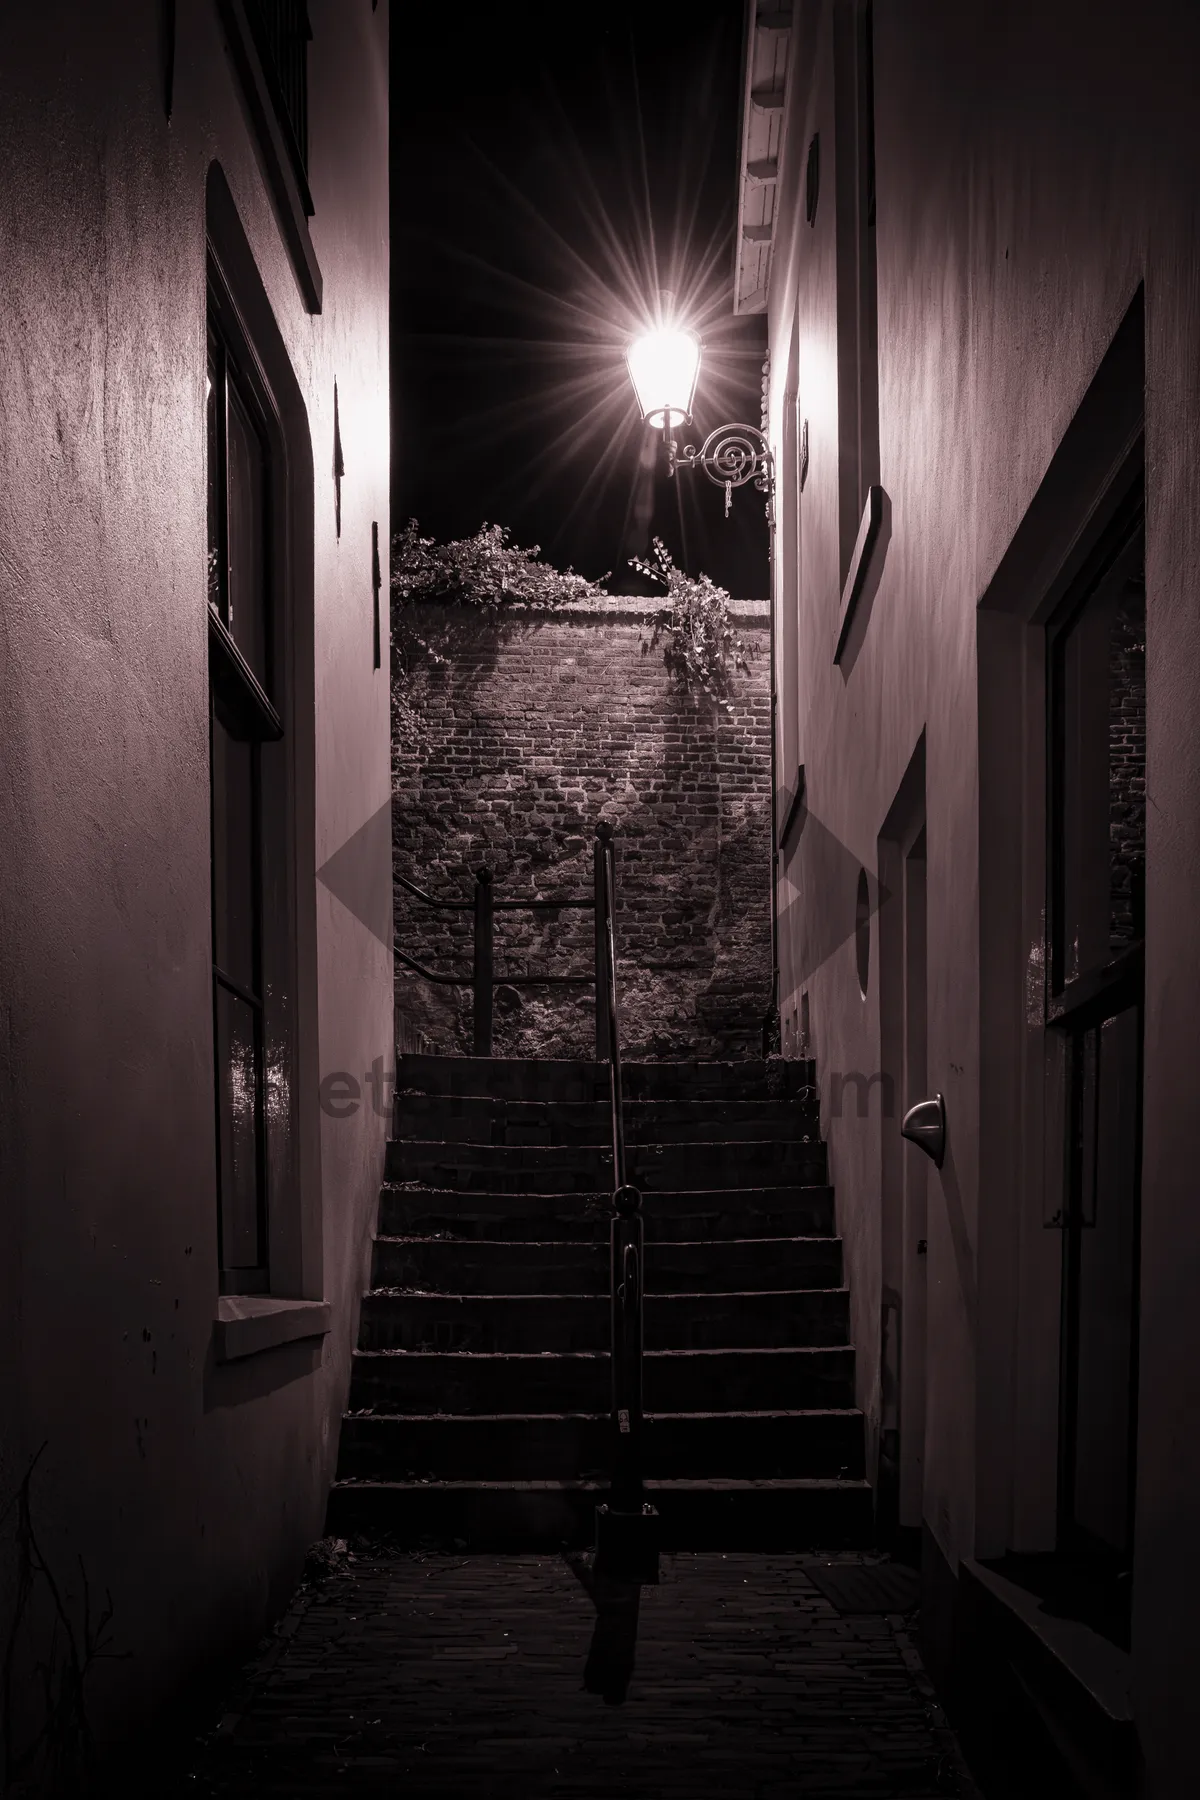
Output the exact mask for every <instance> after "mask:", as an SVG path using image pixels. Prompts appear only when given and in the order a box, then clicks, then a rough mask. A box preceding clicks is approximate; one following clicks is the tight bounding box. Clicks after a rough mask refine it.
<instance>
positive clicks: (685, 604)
mask: <svg viewBox="0 0 1200 1800" xmlns="http://www.w3.org/2000/svg"><path fill="white" fill-rule="evenodd" d="M629 560H630V563H631V565H632V567H633V568H635V569H636V570H637V571H638V573H639V575H645V576H646V577H647V578H648V579H649V580H650V581H654V582H657V583H658V584H659V585H660V586H661V587H665V588H666V590H667V598H666V605H665V606H664V607H663V608H662V610H661V611H660V612H659V613H658V614H657V615H656V616H655V619H654V623H653V627H652V629H651V632H650V636H649V637H648V638H644V639H643V640H642V654H643V655H645V654H647V653H648V652H649V651H651V650H653V649H656V648H657V646H658V645H659V644H660V643H661V642H662V641H663V639H664V638H665V640H666V643H665V647H664V649H663V661H664V663H665V664H666V666H667V668H668V669H669V670H670V671H671V673H672V674H673V675H674V676H675V678H676V679H677V680H678V682H679V684H680V686H681V687H683V688H686V689H689V690H692V691H694V690H695V689H697V688H698V689H700V690H701V692H703V693H705V694H707V695H708V696H709V698H710V699H712V700H715V701H716V702H717V704H718V705H721V706H724V707H725V708H726V710H727V711H729V712H732V711H733V707H732V705H731V703H730V701H729V698H728V694H729V674H730V664H731V663H732V665H733V667H734V668H740V669H744V668H746V667H747V658H748V657H749V655H750V651H749V649H748V647H747V644H746V640H745V639H744V638H742V637H739V636H738V634H737V632H736V630H735V629H734V625H733V616H732V614H731V612H730V610H729V608H730V596H729V594H728V592H727V591H726V589H725V588H723V587H718V586H717V584H716V582H715V581H712V580H710V578H709V577H708V576H707V575H685V574H684V572H683V570H682V569H680V568H678V567H677V566H676V564H675V562H674V560H673V559H672V556H671V553H670V551H669V550H668V549H667V547H666V545H665V544H664V543H663V541H662V539H661V538H655V540H654V545H653V548H652V550H651V552H650V556H649V559H648V560H643V559H642V558H641V557H636V556H633V557H630V559H629Z"/></svg>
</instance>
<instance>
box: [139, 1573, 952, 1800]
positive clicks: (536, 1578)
mask: <svg viewBox="0 0 1200 1800" xmlns="http://www.w3.org/2000/svg"><path fill="white" fill-rule="evenodd" d="M858 1560H861V1559H858ZM802 1561H803V1559H801V1558H800V1557H796V1556H771V1555H761V1556H760V1555H743V1554H738V1555H732V1554H731V1555H724V1556H723V1555H720V1554H705V1555H673V1556H665V1557H664V1558H663V1569H662V1581H661V1584H660V1585H659V1586H657V1587H643V1588H641V1589H640V1590H639V1589H636V1588H628V1587H624V1586H620V1587H619V1586H617V1585H615V1584H608V1583H597V1581H596V1580H595V1578H594V1577H593V1575H592V1571H591V1565H590V1559H589V1558H583V1557H567V1556H552V1555H543V1556H528V1555H526V1556H485V1555H466V1554H463V1555H459V1556H454V1555H444V1554H428V1555H426V1554H421V1553H408V1554H403V1555H391V1556H388V1555H383V1554H379V1553H371V1554H364V1555H359V1556H356V1557H355V1558H354V1559H353V1561H352V1562H350V1563H349V1564H347V1565H344V1566H343V1567H341V1568H340V1569H338V1570H336V1571H335V1572H334V1573H333V1574H332V1575H331V1576H330V1577H329V1578H328V1579H327V1580H325V1581H323V1582H322V1583H320V1584H319V1585H317V1586H305V1587H302V1588H301V1589H300V1591H299V1592H298V1594H297V1597H296V1599H295V1600H294V1601H293V1604H292V1606H291V1608H290V1609H289V1611H288V1613H287V1614H286V1615H285V1617H284V1619H283V1620H282V1621H281V1623H280V1625H279V1627H278V1628H277V1632H276V1635H275V1636H274V1638H273V1639H272V1640H270V1641H269V1645H268V1647H267V1648H266V1650H265V1653H263V1654H262V1655H261V1656H260V1658H259V1660H258V1661H257V1663H255V1664H254V1665H252V1666H251V1667H250V1668H249V1669H248V1670H247V1671H246V1672H245V1673H244V1675H243V1678H242V1681H241V1684H240V1691H235V1692H234V1693H232V1694H231V1695H230V1697H229V1699H228V1700H227V1702H226V1708H227V1710H226V1711H225V1713H224V1716H223V1717H222V1718H221V1720H220V1723H219V1725H217V1727H216V1728H215V1730H214V1731H212V1732H211V1733H210V1734H209V1735H208V1736H207V1737H206V1738H205V1739H203V1740H201V1742H200V1744H199V1746H198V1747H197V1749H196V1751H195V1753H194V1754H193V1756H192V1758H191V1762H190V1766H189V1769H188V1773H187V1775H186V1777H185V1778H184V1779H183V1781H182V1783H181V1785H180V1786H179V1787H178V1789H177V1790H176V1788H175V1786H174V1784H173V1783H172V1784H171V1785H170V1789H169V1790H168V1787H167V1784H165V1783H164V1784H163V1785H162V1786H160V1787H159V1789H158V1792H159V1793H160V1794H163V1793H165V1792H167V1791H170V1792H172V1793H174V1792H176V1791H178V1792H179V1793H190V1794H199V1795H204V1796H229V1797H232V1800H238V1797H243V1796H245V1797H247V1800H248V1797H249V1796H251V1795H253V1796H255V1800H273V1797H276V1796H280V1797H282V1796H288V1800H293V1797H295V1800H300V1797H301V1796H308V1795H322V1796H330V1795H342V1794H345V1795H353V1796H360V1795H372V1796H382V1795H385V1794H386V1795H388V1796H392V1797H393V1800H419V1797H421V1796H425V1795H457V1796H463V1797H467V1796H470V1797H472V1800H473V1797H475V1796H479V1797H480V1800H492V1797H495V1800H501V1797H503V1800H508V1797H509V1796H512V1797H514V1800H516V1797H520V1800H524V1797H525V1796H533V1795H563V1796H567V1795H570V1796H576V1797H578V1800H609V1797H610V1796H618V1795H619V1796H630V1797H633V1796H639V1797H641V1796H644V1797H645V1800H650V1797H651V1796H653V1797H654V1800H659V1797H661V1796H667V1797H670V1796H683V1795H687V1796H705V1797H714V1796H729V1797H731V1800H732V1797H734V1796H737V1797H738V1800H741V1797H743V1796H744V1797H745V1800H785V1797H786V1800H791V1797H792V1796H795V1795H805V1796H812V1797H813V1800H817V1797H818V1796H829V1800H835V1797H836V1800H852V1797H853V1800H858V1797H861V1800H868V1797H869V1800H933V1797H934V1796H945V1795H958V1796H962V1797H966V1796H971V1797H975V1796H977V1789H976V1788H975V1787H974V1785H973V1783H972V1781H971V1779H970V1777H969V1775H968V1774H967V1773H966V1769H965V1765H964V1764H963V1762H962V1760H961V1757H960V1755H959V1753H958V1750H957V1747H956V1744H955V1741H954V1738H953V1735H952V1734H951V1733H950V1731H949V1730H948V1729H947V1728H946V1725H945V1722H944V1719H943V1717H942V1714H941V1711H940V1709H939V1708H938V1706H937V1705H936V1703H935V1701H934V1698H933V1693H932V1689H931V1688H930V1686H929V1683H928V1681H927V1679H926V1677H925V1675H924V1672H923V1670H922V1668H921V1664H920V1661H919V1658H918V1657H917V1655H916V1652H915V1650H914V1648H913V1643H912V1638H911V1635H910V1631H911V1621H910V1623H909V1625H906V1622H905V1620H904V1619H902V1618H900V1617H899V1616H883V1615H880V1614H868V1615H859V1616H847V1617H841V1616H840V1615H839V1614H838V1613H837V1612H836V1611H835V1610H834V1608H833V1606H832V1605H831V1604H830V1603H829V1602H828V1601H827V1600H825V1599H823V1598H822V1596H821V1595H820V1594H818V1592H817V1591H816V1589H815V1588H814V1586H813V1585H812V1583H811V1581H809V1580H808V1578H807V1577H806V1576H805V1574H804V1573H803V1569H802Z"/></svg>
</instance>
